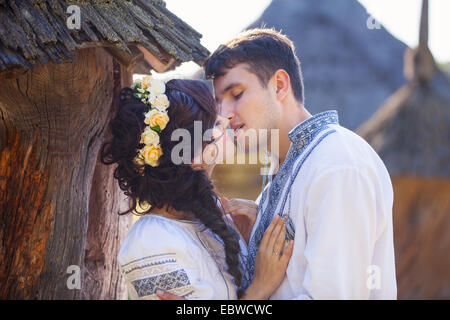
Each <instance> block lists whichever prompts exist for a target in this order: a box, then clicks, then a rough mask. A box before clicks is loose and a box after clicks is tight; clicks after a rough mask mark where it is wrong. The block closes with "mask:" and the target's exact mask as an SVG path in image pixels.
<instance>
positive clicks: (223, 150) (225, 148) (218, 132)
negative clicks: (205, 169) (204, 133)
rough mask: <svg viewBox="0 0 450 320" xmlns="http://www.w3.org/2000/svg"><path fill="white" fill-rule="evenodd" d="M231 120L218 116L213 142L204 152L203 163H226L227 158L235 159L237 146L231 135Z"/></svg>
mask: <svg viewBox="0 0 450 320" xmlns="http://www.w3.org/2000/svg"><path fill="white" fill-rule="evenodd" d="M227 128H229V120H228V119H227V118H224V117H222V116H220V115H219V116H217V119H216V123H215V125H214V128H213V130H212V140H213V143H210V144H208V145H207V146H206V148H205V149H204V150H203V162H206V163H208V164H218V163H219V164H221V163H225V161H226V159H227V158H230V157H233V156H234V152H235V145H234V142H233V137H232V136H231V135H230V132H231V131H230V130H227Z"/></svg>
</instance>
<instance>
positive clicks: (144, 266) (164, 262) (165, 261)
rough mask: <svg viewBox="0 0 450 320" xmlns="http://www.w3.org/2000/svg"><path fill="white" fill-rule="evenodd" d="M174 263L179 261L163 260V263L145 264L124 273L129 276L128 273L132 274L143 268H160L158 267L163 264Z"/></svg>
mask: <svg viewBox="0 0 450 320" xmlns="http://www.w3.org/2000/svg"><path fill="white" fill-rule="evenodd" d="M174 262H177V260H175V259H167V260H162V261H156V262H150V263H147V264H143V265H140V266H137V267H134V268H131V269H129V270H126V271H124V273H125V274H128V273H130V272H132V271H134V270H137V269H143V268H146V267H152V266H158V265H161V264H166V263H174Z"/></svg>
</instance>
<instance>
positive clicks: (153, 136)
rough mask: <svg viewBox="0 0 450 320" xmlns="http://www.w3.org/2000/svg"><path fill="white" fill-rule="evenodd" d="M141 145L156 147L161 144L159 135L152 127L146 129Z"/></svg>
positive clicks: (142, 135)
mask: <svg viewBox="0 0 450 320" xmlns="http://www.w3.org/2000/svg"><path fill="white" fill-rule="evenodd" d="M139 143H144V144H146V145H154V146H156V145H158V144H159V135H158V133H157V132H156V131H154V130H152V129H151V128H150V127H145V130H144V132H142V134H141V141H140V142H139Z"/></svg>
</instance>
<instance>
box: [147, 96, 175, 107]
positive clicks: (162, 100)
mask: <svg viewBox="0 0 450 320" xmlns="http://www.w3.org/2000/svg"><path fill="white" fill-rule="evenodd" d="M148 101H149V102H150V103H151V105H152V107H155V108H157V109H158V110H159V111H166V109H167V108H168V107H169V105H170V102H169V99H168V98H167V96H166V95H165V94H164V93H161V94H158V95H154V94H150V96H149V97H148Z"/></svg>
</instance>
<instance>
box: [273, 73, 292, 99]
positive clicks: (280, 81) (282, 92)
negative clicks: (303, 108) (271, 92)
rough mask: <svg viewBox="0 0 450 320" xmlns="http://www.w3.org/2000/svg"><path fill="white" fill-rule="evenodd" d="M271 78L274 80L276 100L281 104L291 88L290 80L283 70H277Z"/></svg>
mask: <svg viewBox="0 0 450 320" xmlns="http://www.w3.org/2000/svg"><path fill="white" fill-rule="evenodd" d="M272 78H273V79H274V81H275V85H276V95H277V99H278V101H280V102H281V101H283V100H284V99H285V98H286V96H287V95H288V93H289V90H290V87H291V78H290V77H289V74H288V73H287V72H286V71H285V70H283V69H279V70H277V71H276V72H275V73H274V75H273V77H272Z"/></svg>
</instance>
